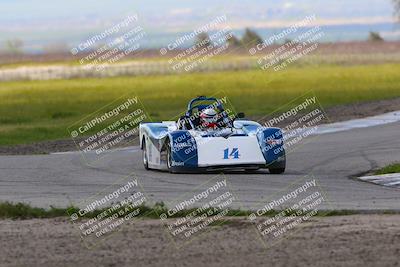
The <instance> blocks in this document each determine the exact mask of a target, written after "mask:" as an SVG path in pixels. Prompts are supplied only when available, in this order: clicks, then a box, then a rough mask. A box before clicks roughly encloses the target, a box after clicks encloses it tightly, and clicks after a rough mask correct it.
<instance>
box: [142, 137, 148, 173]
mask: <svg viewBox="0 0 400 267" xmlns="http://www.w3.org/2000/svg"><path fill="white" fill-rule="evenodd" d="M142 147H143V153H142V157H143V166H144V168H145V169H146V170H148V169H149V158H148V156H147V147H146V141H145V140H144V139H143V145H142Z"/></svg>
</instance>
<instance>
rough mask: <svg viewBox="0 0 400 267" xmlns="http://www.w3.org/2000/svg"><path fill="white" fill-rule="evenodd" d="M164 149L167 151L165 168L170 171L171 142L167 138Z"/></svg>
mask: <svg viewBox="0 0 400 267" xmlns="http://www.w3.org/2000/svg"><path fill="white" fill-rule="evenodd" d="M165 147H166V151H167V170H168V171H169V172H170V173H172V156H171V144H170V142H169V140H166V144H165Z"/></svg>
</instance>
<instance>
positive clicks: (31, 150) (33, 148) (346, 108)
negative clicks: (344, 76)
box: [0, 98, 400, 155]
mask: <svg viewBox="0 0 400 267" xmlns="http://www.w3.org/2000/svg"><path fill="white" fill-rule="evenodd" d="M397 110H400V98H395V99H386V100H379V101H372V102H363V103H354V104H348V105H340V106H336V107H331V108H328V109H325V112H326V114H327V116H328V117H329V119H330V121H331V122H338V121H345V120H350V119H357V118H364V117H368V116H374V115H379V114H383V113H387V112H391V111H397ZM250 119H253V120H258V119H260V118H257V117H254V118H250ZM133 145H138V138H135V140H134V141H130V140H128V141H126V142H121V144H120V145H119V147H124V146H133ZM74 150H77V147H76V145H75V143H74V142H73V141H72V140H68V139H67V140H55V141H46V142H40V143H34V144H26V145H14V146H0V155H30V154H48V153H52V152H64V151H74Z"/></svg>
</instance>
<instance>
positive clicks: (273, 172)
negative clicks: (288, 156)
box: [269, 168, 285, 174]
mask: <svg viewBox="0 0 400 267" xmlns="http://www.w3.org/2000/svg"><path fill="white" fill-rule="evenodd" d="M269 172H270V173H271V174H282V173H284V172H285V168H276V169H269Z"/></svg>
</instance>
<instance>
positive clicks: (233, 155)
mask: <svg viewBox="0 0 400 267" xmlns="http://www.w3.org/2000/svg"><path fill="white" fill-rule="evenodd" d="M239 157H240V155H239V149H238V148H232V151H229V148H227V149H224V159H238V158H239Z"/></svg>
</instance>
